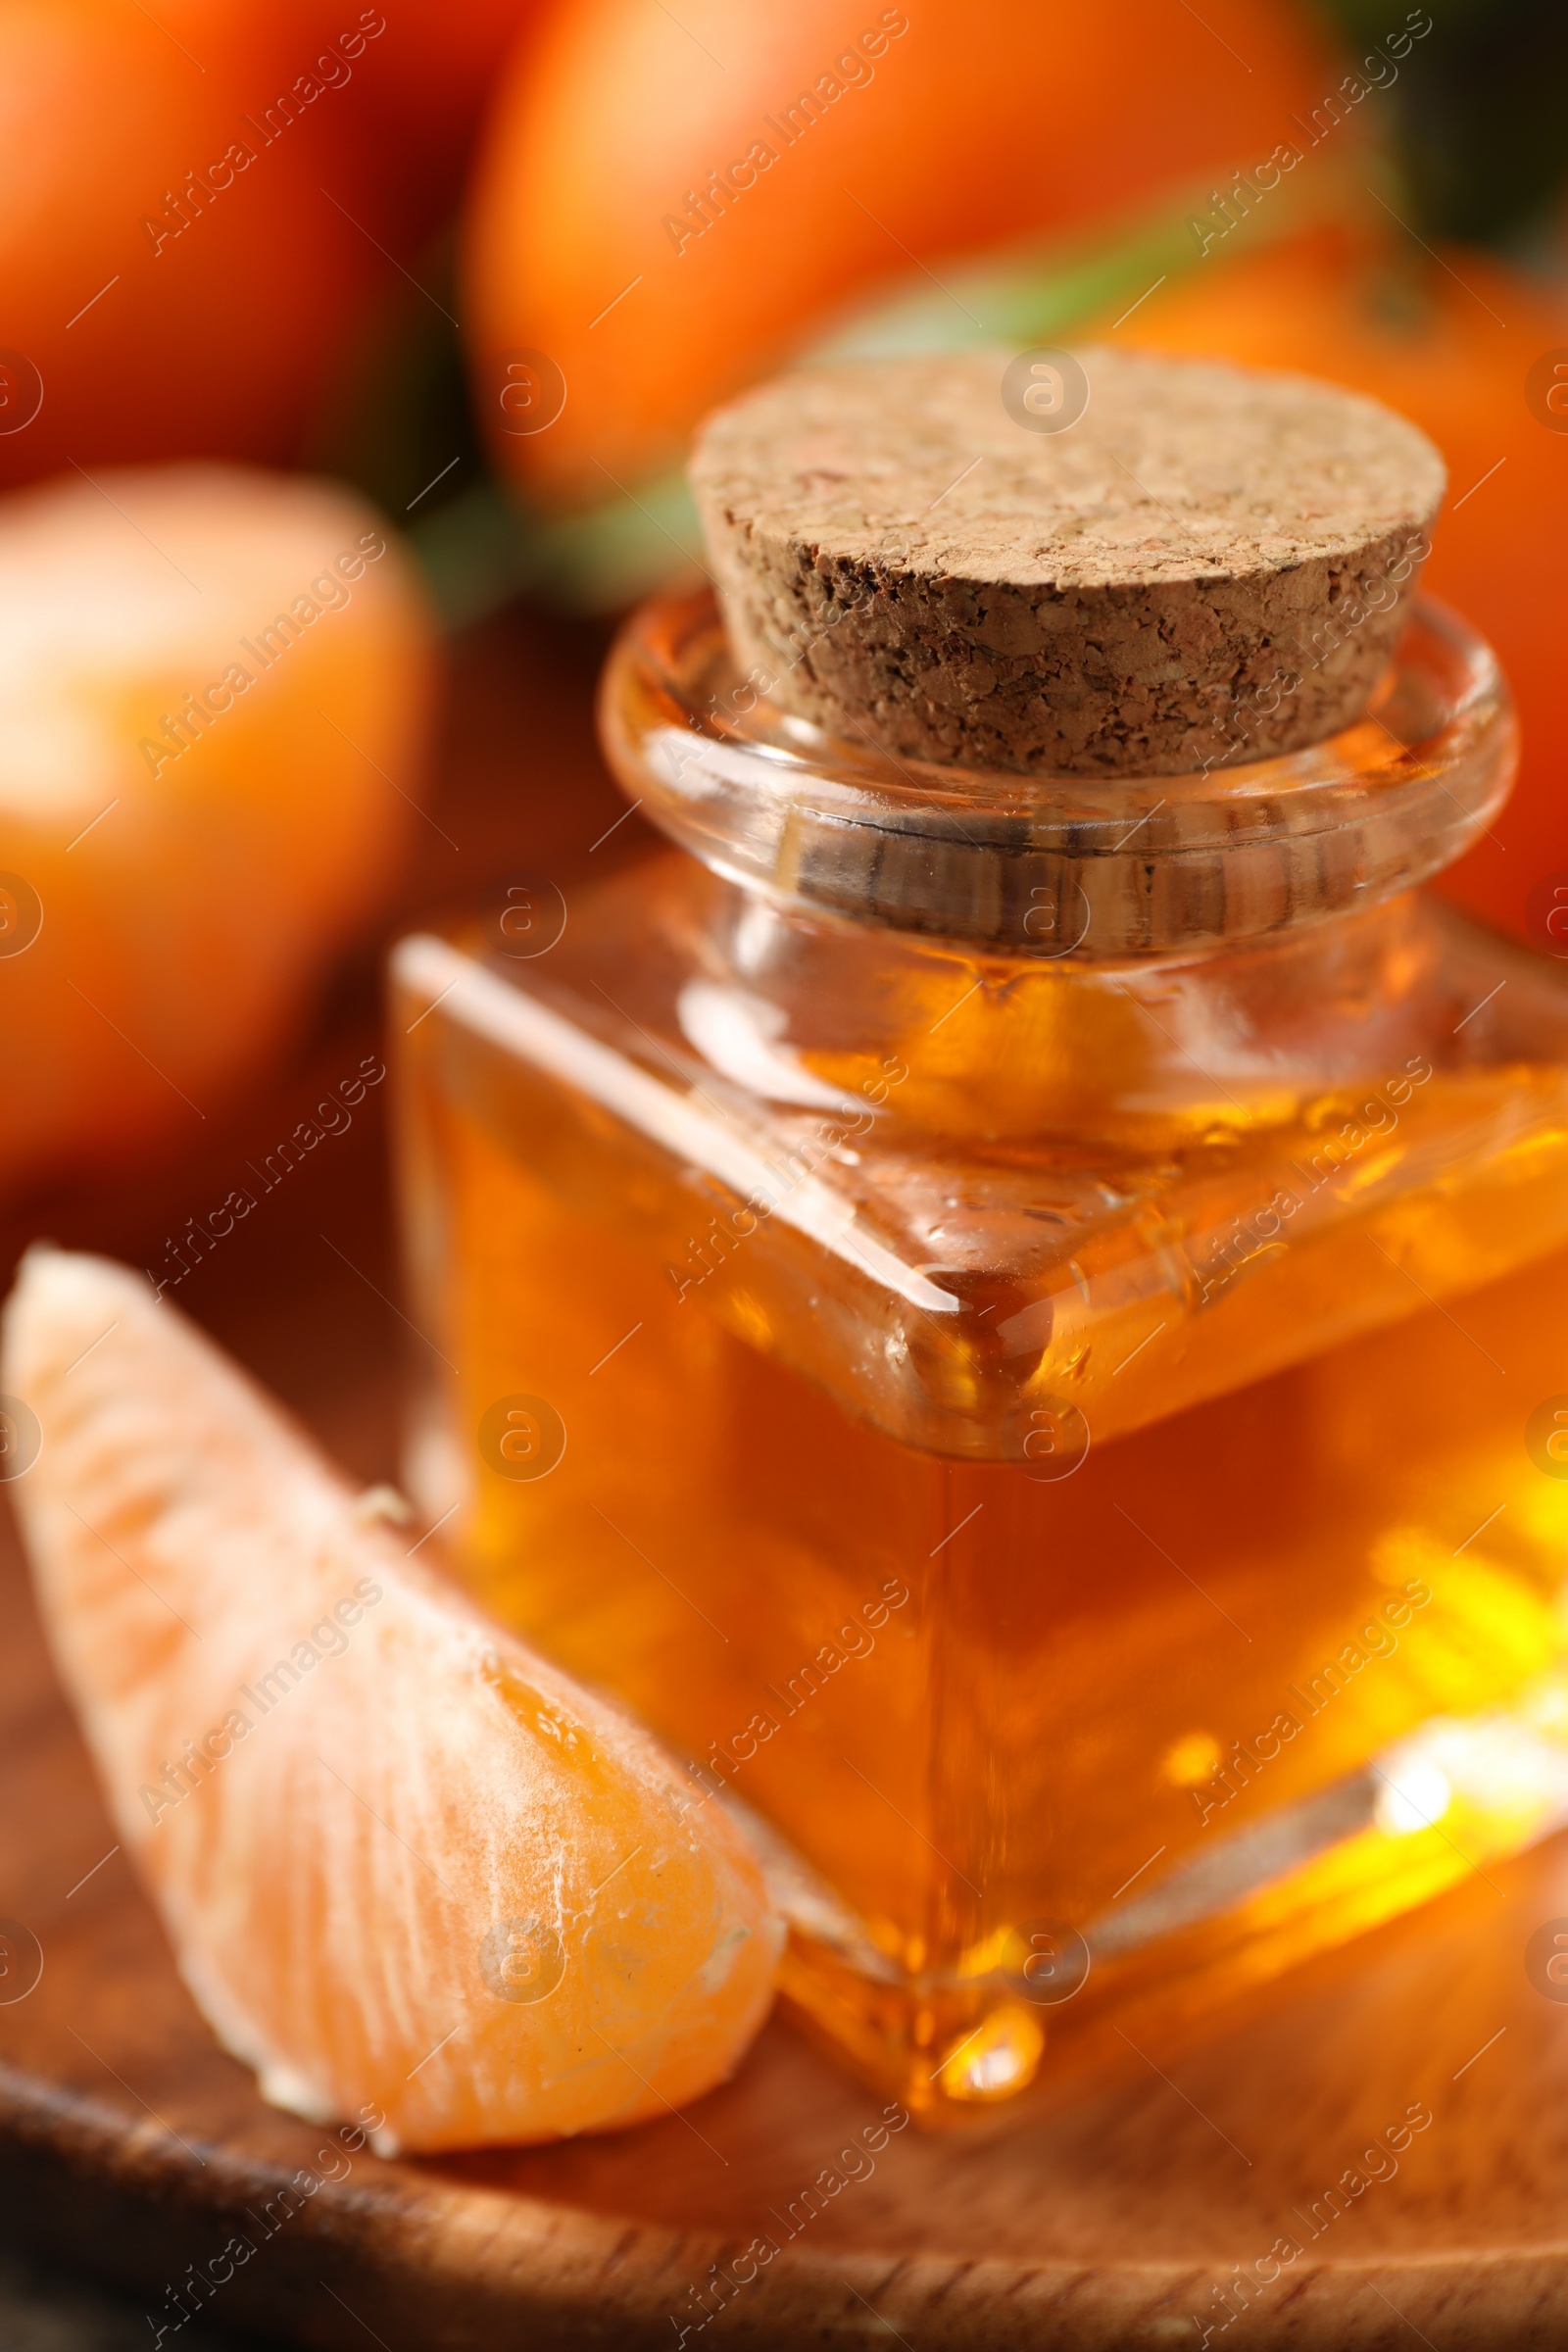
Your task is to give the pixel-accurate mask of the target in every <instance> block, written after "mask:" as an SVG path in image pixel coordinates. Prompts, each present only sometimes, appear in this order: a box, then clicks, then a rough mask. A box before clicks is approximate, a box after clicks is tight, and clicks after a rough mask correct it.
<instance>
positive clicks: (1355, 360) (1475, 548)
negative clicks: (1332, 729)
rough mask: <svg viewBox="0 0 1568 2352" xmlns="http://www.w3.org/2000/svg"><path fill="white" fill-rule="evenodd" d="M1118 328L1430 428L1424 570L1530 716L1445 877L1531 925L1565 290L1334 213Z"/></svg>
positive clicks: (1545, 724) (1559, 765) (1547, 786)
mask: <svg viewBox="0 0 1568 2352" xmlns="http://www.w3.org/2000/svg"><path fill="white" fill-rule="evenodd" d="M1117 339H1118V340H1119V341H1124V342H1129V343H1140V344H1147V345H1153V346H1156V347H1158V348H1161V349H1164V350H1171V351H1185V352H1205V353H1218V354H1221V355H1223V356H1224V357H1226V358H1228V359H1235V360H1242V361H1247V362H1250V363H1253V364H1255V365H1257V366H1259V367H1266V368H1300V369H1303V370H1304V371H1305V372H1306V373H1308V374H1311V375H1322V376H1330V377H1332V378H1333V379H1334V380H1335V381H1336V382H1339V383H1345V384H1351V385H1353V386H1355V388H1356V389H1357V390H1359V391H1362V392H1370V393H1373V394H1375V395H1376V397H1377V398H1378V399H1380V400H1384V401H1387V403H1388V404H1389V406H1390V407H1391V408H1394V409H1398V410H1399V411H1401V413H1402V414H1403V415H1405V416H1406V417H1413V418H1414V419H1415V421H1416V422H1417V423H1418V424H1420V425H1423V426H1424V427H1425V428H1426V430H1427V431H1428V432H1429V433H1430V434H1431V435H1432V438H1433V439H1434V440H1435V441H1436V442H1437V444H1438V446H1439V448H1440V449H1441V450H1442V451H1443V454H1444V456H1445V458H1446V460H1447V464H1448V476H1449V481H1448V498H1447V502H1446V507H1445V510H1444V512H1443V514H1442V515H1441V516H1440V518H1439V521H1438V523H1437V526H1436V529H1435V532H1434V537H1433V555H1432V560H1431V562H1430V564H1428V565H1427V568H1426V572H1425V575H1424V577H1425V581H1426V584H1427V586H1428V587H1429V588H1431V589H1432V590H1433V591H1434V593H1435V594H1437V595H1440V596H1444V597H1446V598H1447V599H1448V600H1449V602H1450V603H1452V604H1453V605H1455V606H1457V607H1458V609H1459V610H1460V611H1461V612H1462V613H1464V614H1465V616H1466V617H1467V618H1468V619H1469V620H1472V621H1473V622H1474V623H1475V624H1476V626H1477V627H1478V628H1480V629H1481V630H1482V631H1483V633H1484V634H1485V635H1486V636H1487V637H1489V638H1490V639H1491V641H1492V643H1493V644H1494V645H1495V648H1496V650H1497V653H1498V655H1499V656H1500V658H1501V661H1502V663H1503V667H1504V669H1505V670H1506V672H1507V674H1508V678H1509V681H1510V683H1511V684H1512V687H1513V690H1514V693H1515V695H1516V696H1517V697H1518V702H1519V710H1520V716H1521V720H1522V724H1523V735H1524V763H1523V767H1522V770H1521V774H1520V780H1519V784H1518V787H1517V790H1516V791H1515V794H1514V797H1513V799H1512V801H1511V802H1510V803H1509V804H1508V806H1507V808H1505V809H1503V811H1502V813H1501V815H1500V816H1499V817H1498V818H1497V819H1496V820H1495V823H1494V825H1493V828H1492V830H1493V834H1494V835H1495V839H1493V840H1487V839H1483V840H1482V841H1481V842H1480V843H1479V844H1478V846H1477V848H1476V849H1475V850H1473V851H1472V852H1471V854H1470V856H1469V857H1468V858H1466V859H1465V860H1464V862H1463V864H1462V865H1461V866H1459V867H1457V868H1456V869H1455V870H1454V873H1453V875H1452V876H1451V877H1450V878H1449V883H1448V885H1447V886H1448V887H1450V888H1451V889H1452V891H1453V894H1454V895H1455V896H1456V897H1458V898H1461V899H1462V900H1463V901H1464V902H1465V903H1467V904H1468V905H1470V906H1472V907H1475V908H1476V909H1477V910H1478V911H1480V912H1482V913H1485V914H1487V915H1489V916H1491V917H1492V918H1493V919H1494V920H1495V921H1498V922H1501V923H1504V924H1506V925H1508V926H1509V927H1510V928H1513V929H1515V930H1519V931H1521V932H1524V933H1526V935H1527V936H1528V935H1529V931H1530V919H1531V918H1530V914H1529V909H1530V904H1531V900H1532V896H1533V894H1534V893H1535V892H1536V891H1537V887H1538V885H1540V884H1541V883H1542V881H1543V879H1544V877H1545V876H1546V875H1548V874H1552V873H1556V874H1559V875H1561V877H1562V878H1563V879H1564V880H1568V697H1565V696H1564V693H1563V685H1562V645H1563V639H1564V634H1565V631H1568V586H1565V585H1564V583H1563V581H1562V579H1561V577H1560V576H1559V574H1558V571H1557V569H1556V567H1555V551H1556V550H1557V549H1558V548H1559V547H1560V546H1561V545H1562V544H1563V542H1564V540H1565V539H1568V429H1564V428H1565V427H1568V414H1564V413H1561V404H1560V403H1559V410H1558V411H1557V412H1553V411H1552V410H1551V409H1549V408H1548V407H1547V405H1546V402H1547V396H1548V394H1549V391H1550V389H1551V385H1552V380H1553V379H1552V378H1551V376H1550V362H1551V360H1552V357H1553V355H1554V354H1555V355H1557V356H1559V357H1560V358H1561V359H1562V361H1563V362H1564V364H1565V365H1564V373H1563V376H1562V378H1561V379H1558V380H1560V381H1561V383H1563V384H1565V385H1568V295H1565V294H1564V293H1561V292H1558V291H1555V290H1554V289H1553V288H1552V287H1551V286H1549V285H1546V284H1542V283H1538V282H1537V281H1536V280H1534V279H1532V278H1529V277H1527V276H1525V275H1524V274H1523V272H1521V271H1520V270H1516V269H1513V268H1511V267H1510V266H1509V265H1508V264H1506V263H1504V262H1502V261H1499V260H1497V259H1496V258H1495V257H1494V256H1492V255H1488V254H1483V253H1478V252H1476V251H1474V250H1473V249H1468V248H1461V247H1457V246H1448V247H1445V248H1444V250H1443V251H1442V252H1441V253H1439V254H1436V255H1433V256H1431V257H1430V258H1429V257H1428V256H1427V255H1425V254H1424V253H1423V252H1422V251H1421V250H1420V249H1419V248H1418V247H1417V246H1416V245H1415V244H1414V242H1413V241H1411V242H1410V243H1409V244H1408V246H1407V247H1405V246H1399V247H1396V248H1392V249H1391V248H1390V247H1389V246H1387V245H1384V244H1382V243H1380V242H1375V241H1371V240H1367V239H1356V238H1353V237H1352V236H1350V235H1349V234H1348V232H1346V231H1343V230H1335V229H1330V228H1323V229H1319V230H1317V231H1315V232H1314V233H1312V234H1311V235H1308V236H1305V237H1302V238H1299V239H1298V240H1295V241H1293V242H1291V243H1289V244H1282V245H1279V246H1276V247H1274V248H1272V249H1270V250H1268V251H1264V252H1259V253H1255V254H1251V255H1246V256H1243V257H1242V258H1240V259H1238V260H1236V261H1232V262H1227V261H1221V260H1219V259H1218V258H1217V257H1216V258H1213V259H1209V260H1205V261H1203V262H1202V263H1201V264H1200V265H1199V266H1198V267H1197V268H1196V269H1193V270H1189V271H1188V272H1187V273H1186V274H1185V275H1184V276H1182V277H1181V278H1179V279H1173V280H1172V282H1171V283H1170V285H1169V286H1168V287H1167V288H1165V289H1162V290H1161V291H1160V292H1159V293H1157V294H1155V295H1153V296H1152V297H1151V299H1150V300H1149V301H1148V302H1147V303H1145V304H1143V305H1141V307H1140V308H1139V310H1138V311H1137V313H1136V315H1135V316H1134V317H1133V318H1131V319H1128V320H1127V322H1126V324H1125V325H1124V326H1123V327H1122V328H1121V329H1120V332H1119V335H1118V337H1117ZM1544 364H1545V365H1544ZM1543 365H1544V373H1543V372H1542V370H1543ZM1564 397H1568V395H1565V396H1564ZM1548 903H1549V902H1548ZM1537 944H1538V945H1540V946H1547V945H1550V944H1551V943H1550V942H1548V941H1547V940H1546V939H1545V938H1544V935H1543V936H1541V937H1539V938H1538V939H1537Z"/></svg>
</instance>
